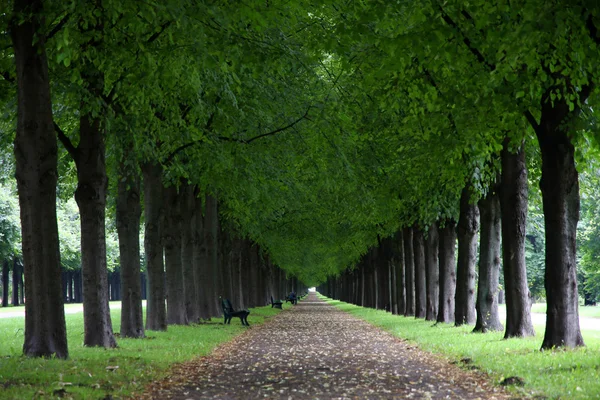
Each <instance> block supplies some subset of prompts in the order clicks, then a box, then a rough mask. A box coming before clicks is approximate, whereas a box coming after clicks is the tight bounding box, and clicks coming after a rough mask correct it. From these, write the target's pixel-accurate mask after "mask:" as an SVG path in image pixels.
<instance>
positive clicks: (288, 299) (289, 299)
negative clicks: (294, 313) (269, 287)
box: [285, 294, 298, 304]
mask: <svg viewBox="0 0 600 400" xmlns="http://www.w3.org/2000/svg"><path fill="white" fill-rule="evenodd" d="M285 302H286V303H292V304H298V298H297V297H296V296H292V295H291V294H288V295H287V297H286V298H285Z"/></svg>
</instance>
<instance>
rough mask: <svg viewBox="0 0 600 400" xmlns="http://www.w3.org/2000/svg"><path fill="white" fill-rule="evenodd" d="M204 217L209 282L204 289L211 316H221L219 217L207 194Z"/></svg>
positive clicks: (214, 201) (215, 204)
mask: <svg viewBox="0 0 600 400" xmlns="http://www.w3.org/2000/svg"><path fill="white" fill-rule="evenodd" d="M205 199H206V209H205V210H206V211H205V212H206V216H205V217H204V243H205V244H206V262H207V264H206V268H207V270H208V278H209V280H208V281H207V282H206V285H205V288H207V289H209V293H208V294H209V296H210V297H209V299H208V300H209V304H210V305H211V307H210V312H211V315H212V316H217V315H221V304H220V300H219V296H221V295H223V293H219V289H220V287H219V249H218V246H219V241H218V239H219V238H218V232H219V220H218V218H219V215H218V206H217V199H216V198H215V197H214V196H211V195H209V194H207V195H206V197H205Z"/></svg>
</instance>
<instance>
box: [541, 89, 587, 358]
mask: <svg viewBox="0 0 600 400" xmlns="http://www.w3.org/2000/svg"><path fill="white" fill-rule="evenodd" d="M550 90H551V89H549V91H548V93H546V95H545V96H544V102H543V105H542V116H541V120H540V124H539V126H538V127H537V128H536V129H535V131H536V135H537V138H538V142H539V144H540V150H541V152H542V179H541V180H540V188H541V190H542V200H543V205H544V223H545V228H546V273H545V276H544V278H545V280H544V283H545V288H546V302H547V311H546V331H545V333H544V341H543V342H542V349H549V348H553V347H563V346H564V347H577V346H583V345H584V343H583V338H582V336H581V331H580V328H579V296H578V292H577V242H576V236H577V223H578V221H579V176H578V173H577V168H576V167H575V147H574V146H573V143H572V142H571V137H570V132H569V126H570V121H571V120H572V119H573V118H574V117H575V115H576V113H577V112H579V110H575V111H569V106H568V104H567V102H566V100H565V99H564V98H563V99H560V100H557V101H555V102H554V104H552V103H553V102H551V101H550V99H549V97H550ZM584 100H585V99H584Z"/></svg>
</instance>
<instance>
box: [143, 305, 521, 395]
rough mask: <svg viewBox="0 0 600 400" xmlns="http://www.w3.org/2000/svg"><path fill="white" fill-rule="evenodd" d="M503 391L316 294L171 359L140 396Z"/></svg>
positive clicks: (449, 393) (469, 393)
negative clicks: (201, 353)
mask: <svg viewBox="0 0 600 400" xmlns="http://www.w3.org/2000/svg"><path fill="white" fill-rule="evenodd" d="M290 397H291V398H356V397H359V398H412V397H416V398H432V399H433V398H435V399H437V398H454V399H456V398H460V399H508V398H510V396H509V395H508V394H507V393H505V392H504V391H503V389H501V388H498V387H494V386H493V385H492V384H491V383H489V382H488V381H487V379H486V377H485V376H484V375H481V374H480V373H476V372H473V371H464V370H462V369H460V368H459V367H458V366H456V365H452V364H449V363H448V361H446V360H443V359H441V358H438V357H436V356H433V355H431V354H429V353H426V352H424V351H422V350H419V349H418V348H416V347H415V346H414V345H411V344H410V343H408V342H406V341H403V340H399V339H397V338H395V337H393V336H391V335H390V334H388V333H386V332H383V331H381V330H379V329H378V328H375V327H373V326H372V325H370V324H368V323H366V322H364V321H362V320H359V319H357V318H355V317H353V316H351V315H349V314H347V313H344V312H343V311H340V310H339V309H337V308H336V307H334V306H332V305H329V304H327V303H325V302H324V301H322V300H320V299H318V298H317V295H316V294H315V293H310V294H309V295H308V297H307V298H306V299H305V300H304V301H301V302H299V303H298V305H297V306H296V307H294V308H293V309H292V310H289V311H285V312H282V313H280V314H279V315H278V316H277V317H275V318H273V319H272V320H271V321H270V322H268V323H266V324H264V325H262V326H260V327H252V329H250V330H248V331H247V332H246V333H245V334H243V335H241V336H239V337H237V338H236V339H235V340H233V341H232V342H229V343H227V344H225V345H223V346H221V347H219V348H218V349H217V350H216V351H215V352H213V354H212V355H210V356H207V357H202V358H199V359H197V360H194V361H191V362H188V363H184V364H181V365H179V366H177V367H176V368H175V369H174V370H173V371H172V374H171V375H170V376H168V377H167V378H165V380H164V381H162V382H156V383H154V384H153V385H151V386H150V387H149V390H148V392H147V393H145V394H143V395H142V396H141V398H157V399H158V398H160V399H166V398H172V399H199V398H220V399H238V398H244V399H247V398H270V399H278V398H281V399H288V398H290Z"/></svg>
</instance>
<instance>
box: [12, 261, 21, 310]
mask: <svg viewBox="0 0 600 400" xmlns="http://www.w3.org/2000/svg"><path fill="white" fill-rule="evenodd" d="M20 273H21V271H20V268H19V264H18V263H17V261H16V258H13V268H12V287H13V291H12V305H13V307H17V306H19V305H21V303H20V302H19V299H20V296H19V282H20V281H21V279H19V274H20Z"/></svg>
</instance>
